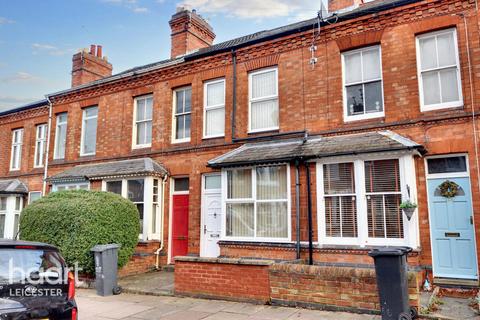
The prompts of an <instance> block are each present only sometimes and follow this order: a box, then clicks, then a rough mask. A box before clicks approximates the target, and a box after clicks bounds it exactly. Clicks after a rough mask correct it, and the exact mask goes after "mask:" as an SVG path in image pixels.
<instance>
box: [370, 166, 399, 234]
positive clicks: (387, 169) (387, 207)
mask: <svg viewBox="0 0 480 320" xmlns="http://www.w3.org/2000/svg"><path fill="white" fill-rule="evenodd" d="M365 189H366V195H367V217H368V236H369V237H371V238H403V215H402V210H401V209H400V203H401V202H402V194H401V188H400V170H399V161H398V160H397V159H393V160H377V161H366V162H365Z"/></svg>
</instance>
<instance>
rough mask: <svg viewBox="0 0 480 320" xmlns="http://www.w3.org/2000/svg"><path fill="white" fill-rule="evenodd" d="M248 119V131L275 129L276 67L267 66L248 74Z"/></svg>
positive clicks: (276, 121)
mask: <svg viewBox="0 0 480 320" xmlns="http://www.w3.org/2000/svg"><path fill="white" fill-rule="evenodd" d="M248 79H249V98H250V102H249V104H250V119H249V132H260V131H269V130H277V129H278V127H279V115H278V113H279V111H278V109H279V108H278V69H277V68H269V69H264V70H260V71H255V72H252V73H250V74H249V75H248Z"/></svg>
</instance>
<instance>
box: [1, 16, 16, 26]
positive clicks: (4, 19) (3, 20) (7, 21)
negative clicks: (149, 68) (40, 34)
mask: <svg viewBox="0 0 480 320" xmlns="http://www.w3.org/2000/svg"><path fill="white" fill-rule="evenodd" d="M14 22H15V21H13V20H10V19H7V18H5V17H0V25H2V24H10V23H14Z"/></svg>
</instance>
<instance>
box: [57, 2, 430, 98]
mask: <svg viewBox="0 0 480 320" xmlns="http://www.w3.org/2000/svg"><path fill="white" fill-rule="evenodd" d="M420 1H423V0H377V1H374V2H372V3H365V4H363V5H362V6H360V7H358V8H356V9H353V10H350V11H346V12H341V13H338V14H337V15H336V17H335V18H331V19H334V20H336V21H338V22H341V21H348V20H350V19H355V18H358V17H360V16H363V15H368V14H372V13H378V12H382V11H385V10H389V9H393V8H396V7H400V6H403V5H407V4H410V3H415V2H420ZM331 23H332V21H330V20H328V22H327V21H324V22H322V23H321V25H322V26H324V25H327V24H331ZM317 24H318V19H317V18H313V19H309V20H305V21H301V22H297V23H293V24H289V25H286V26H282V27H279V28H274V29H271V30H263V31H259V32H256V33H253V34H249V35H246V36H243V37H239V38H235V39H232V40H228V41H224V42H221V43H218V44H214V45H212V46H210V47H206V48H202V49H200V50H198V51H196V52H192V53H190V54H187V55H185V56H183V57H177V58H174V59H166V60H162V61H158V62H154V63H149V64H146V65H143V66H138V67H134V68H131V69H128V70H125V71H123V72H121V73H118V74H115V75H112V76H110V77H106V78H102V79H100V80H97V81H92V82H90V83H87V84H84V85H81V86H77V87H74V88H70V89H66V90H63V91H59V92H55V93H52V94H49V95H48V96H49V97H54V96H59V95H62V94H67V93H70V92H75V91H77V90H80V89H83V88H88V87H93V86H96V85H100V84H103V83H107V82H111V81H115V80H118V79H123V78H126V77H130V76H135V75H138V74H142V73H146V72H149V71H152V70H158V69H162V68H166V67H170V66H173V65H177V64H180V63H183V62H185V61H190V60H195V59H198V58H201V57H204V56H209V55H214V54H217V53H221V52H226V51H230V50H232V49H237V48H240V47H244V46H248V45H252V44H255V43H259V42H262V41H268V40H271V39H275V38H280V37H282V36H285V35H289V34H293V33H297V32H303V31H307V30H312V28H313V27H316V26H317Z"/></svg>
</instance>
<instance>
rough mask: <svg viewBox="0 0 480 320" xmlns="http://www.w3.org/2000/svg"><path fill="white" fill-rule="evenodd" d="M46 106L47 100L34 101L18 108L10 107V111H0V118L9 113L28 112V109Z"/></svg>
mask: <svg viewBox="0 0 480 320" xmlns="http://www.w3.org/2000/svg"><path fill="white" fill-rule="evenodd" d="M47 105H48V101H47V99H43V100H38V101H35V102H31V103H27V104H24V105H23V106H20V107H12V108H10V109H6V110H3V111H0V117H3V116H6V115H8V114H11V113H15V112H20V111H24V110H29V109H34V108H38V107H43V106H47Z"/></svg>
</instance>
